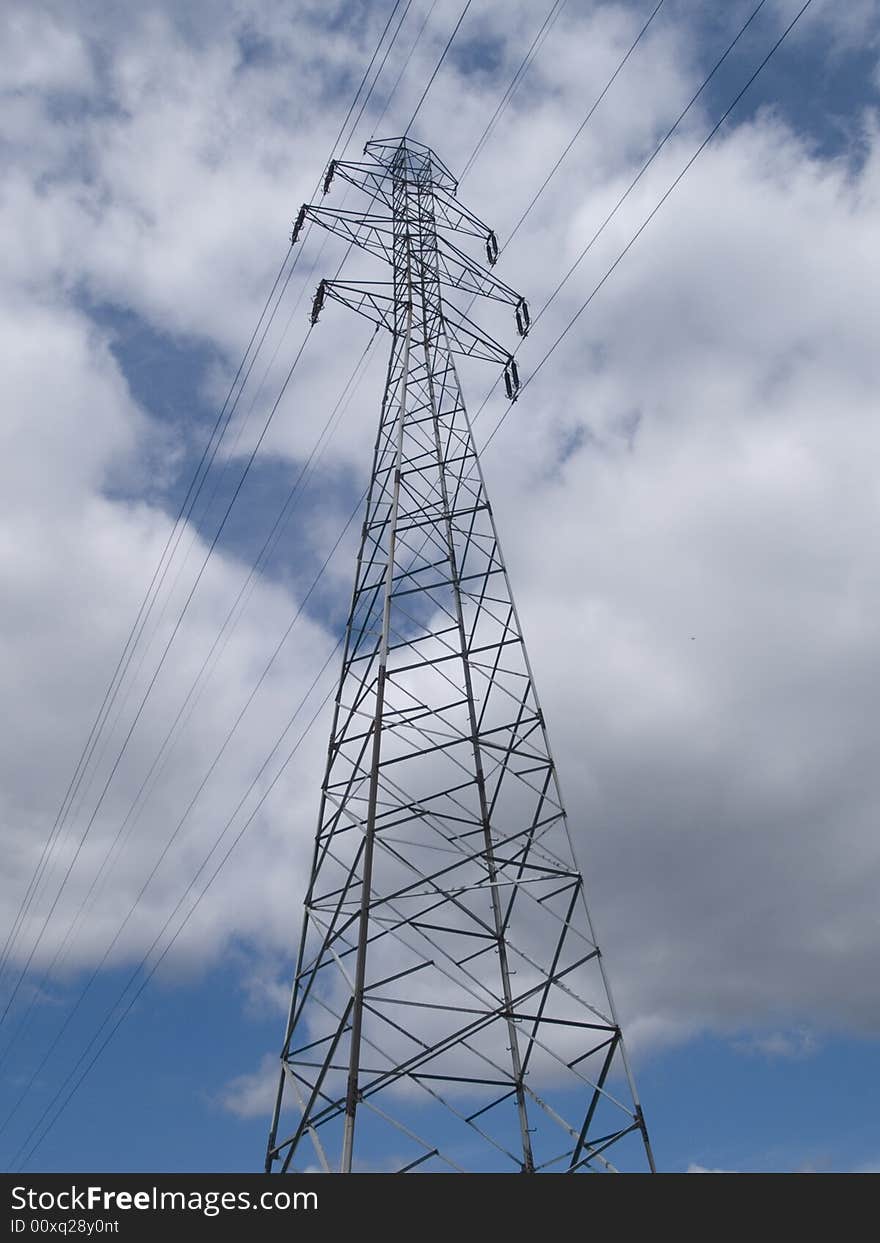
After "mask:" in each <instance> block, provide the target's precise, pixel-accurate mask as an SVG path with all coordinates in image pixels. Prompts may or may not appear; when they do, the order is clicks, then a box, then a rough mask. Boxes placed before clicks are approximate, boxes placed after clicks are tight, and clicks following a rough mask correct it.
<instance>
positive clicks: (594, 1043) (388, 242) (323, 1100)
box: [266, 138, 653, 1173]
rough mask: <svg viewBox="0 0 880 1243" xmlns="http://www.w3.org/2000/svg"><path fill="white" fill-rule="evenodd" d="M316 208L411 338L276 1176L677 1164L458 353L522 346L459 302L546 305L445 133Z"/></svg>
mask: <svg viewBox="0 0 880 1243" xmlns="http://www.w3.org/2000/svg"><path fill="white" fill-rule="evenodd" d="M365 156H366V157H367V158H366V160H365V161H364V162H361V163H346V162H336V163H334V164H331V166H330V169H329V171H328V174H327V179H326V181H325V185H324V190H325V193H326V192H327V190H328V189H329V187H330V182H331V180H332V179H333V177H334V175H335V176H338V177H341V178H343V179H345V180H346V181H347V182H349V183H351V184H352V185H353V186H355V187H357V188H358V189H360V190H362V191H365V192H366V193H367V194H368V195H369V196H371V202H370V204H369V206H368V208H367V211H366V213H363V212H352V211H343V210H329V209H327V208H324V207H316V206H309V205H306V206H304V207H303V208H302V209H301V211H300V213H299V217H298V219H297V223H296V226H295V228H294V234H293V240H294V241H296V238H297V235H298V234H299V231H300V229H301V228H302V226H303V223H304V222H305V221H306V220H309V221H311V222H313V224H315V225H320V226H322V227H324V228H327V229H329V230H331V231H332V232H334V233H336V234H338V235H340V236H341V237H343V238H344V239H346V240H348V241H349V242H353V243H355V244H356V245H358V246H360V247H362V248H364V249H365V250H367V251H369V252H371V253H373V254H375V255H377V256H379V257H381V258H382V259H384V260H386V261H387V263H388V264H390V266H391V269H392V280H391V281H382V282H370V283H360V284H352V283H345V282H339V281H322V282H321V284H320V286H319V287H318V293H317V295H316V298H315V303H314V306H313V309H312V321H313V322H315V321H316V320H317V317H318V313H319V312H320V310H321V307H322V305H323V304H324V302H325V300H326V299H327V298H333V299H336V300H337V301H338V302H342V303H343V304H344V305H346V306H348V307H350V308H352V309H353V310H356V311H358V312H360V313H361V314H363V315H365V316H367V317H368V318H370V319H372V320H373V321H375V322H376V323H377V324H380V325H383V326H384V327H386V328H387V329H388V330H389V331H390V333H391V341H392V344H391V356H390V361H389V365H388V373H387V381H386V385H385V395H384V399H383V402H382V410H381V418H380V426H379V433H378V437H377V440H376V447H375V454H374V460H373V472H372V482H371V486H370V490H369V494H368V501H367V508H366V517H365V521H364V524H363V531H362V538H361V545H360V552H359V555H358V560H357V570H356V577H355V585H354V593H353V596H352V602H351V609H350V613H349V617H348V625H347V633H346V639H345V649H344V656H343V661H342V672H341V676H340V680H339V688H338V692H337V695H336V701H335V710H334V713H333V724H332V730H331V737H330V745H329V750H328V758H327V767H326V773H325V776H324V782H323V786H322V791H321V806H320V813H319V821H318V830H317V835H316V840H315V852H314V859H313V864H312V872H311V876H310V879H309V884H308V889H307V893H306V898H305V909H304V920H303V930H302V938H301V943H300V947H299V955H298V959H297V964H296V974H295V979H294V983H293V993H292V999H291V1006H290V1014H289V1018H288V1023H287V1029H286V1033H285V1039H284V1044H283V1048H282V1053H281V1075H280V1081H279V1086H278V1095H277V1101H276V1106H275V1111H274V1116H273V1119H272V1126H271V1131H270V1136H269V1145H268V1151H267V1157H266V1169H267V1170H268V1171H272V1170H276V1169H277V1170H281V1171H286V1170H289V1169H296V1170H303V1169H324V1170H327V1171H328V1172H331V1171H341V1172H344V1173H347V1172H350V1171H352V1170H367V1169H373V1170H395V1171H400V1172H402V1171H406V1170H412V1169H414V1168H417V1167H418V1168H419V1169H422V1170H430V1169H437V1170H442V1169H447V1170H448V1169H453V1170H460V1171H467V1170H510V1171H522V1172H525V1173H531V1172H537V1171H542V1170H548V1171H560V1172H562V1171H579V1170H608V1169H611V1170H613V1169H617V1168H628V1169H633V1168H641V1169H646V1168H653V1161H652V1157H651V1150H650V1146H649V1142H648V1136H647V1131H646V1129H645V1124H644V1121H643V1118H642V1114H641V1110H640V1107H639V1104H638V1099H637V1097H636V1093H635V1087H634V1084H633V1081H632V1077H631V1074H630V1071H629V1068H628V1065H627V1062H626V1055H625V1052H624V1047H623V1041H622V1037H621V1032H620V1027H619V1025H618V1022H617V1019H616V1017H615V1013H614V1008H613V1004H612V1001H611V998H610V995H609V992H608V984H607V980H606V976H605V971H604V967H603V963H602V959H601V956H600V952H599V949H598V947H597V945H596V941H595V937H594V935H593V930H592V926H591V923H590V917H589V914H588V911H587V906H586V902H585V900H584V890H583V882H582V878H581V874H580V872H579V870H578V867H577V865H576V863H575V860H574V856H573V852H572V847H571V840H570V838H569V834H568V828H567V825H566V818H565V812H564V809H563V803H562V799H561V795H560V792H559V787H558V783H557V778H556V772H555V769H554V765H553V761H552V759H551V756H550V748H549V743H548V740H547V734H546V731H545V727H544V719H543V716H542V713H541V709H540V706H539V703H538V699H537V696H536V693H535V688H534V683H533V679H532V674H531V670H530V667H529V662H528V658H527V655H526V650H525V646H524V644H523V639H522V633H521V629H520V624H519V619H518V617H517V613H516V609H515V606H514V603H513V597H512V595H511V591H510V584H509V582H508V577H507V572H506V569H505V565H504V561H503V558H502V555H501V549H500V547H499V543H498V537H497V534H496V531H495V525H494V521H493V516H492V510H491V508H490V505H489V501H488V499H487V495H486V488H485V484H484V481H483V476H482V473H481V469H480V463H479V460H478V457H477V452H476V448H475V445H474V440H473V436H472V433H471V427H470V423H469V421H468V416H467V412H466V410H465V405H464V400H463V397H462V392H461V387H460V385H459V380H458V376H457V373H456V368H455V363H454V361H453V360H454V356H455V355H456V354H462V355H468V356H471V357H477V358H483V359H486V360H489V361H496V362H497V363H499V364H500V365H502V366H503V367H504V369H505V371H504V375H505V382H506V386H507V391H508V396H509V397H511V398H514V397H515V396H516V390H517V387H518V380H517V374H516V366H515V363H514V362H513V359H512V357H511V356H510V354H509V353H508V352H507V351H505V350H503V349H502V348H501V347H500V346H499V345H497V344H496V343H495V341H493V340H492V339H491V338H490V337H489V336H487V335H486V334H485V333H483V332H482V331H481V330H480V329H479V328H478V327H477V326H476V325H475V324H474V323H473V322H472V321H471V320H470V319H468V318H467V316H466V315H465V314H463V313H462V312H461V311H460V310H457V309H456V308H455V307H454V306H453V305H452V303H451V302H450V301H449V300H448V299H447V298H445V297H444V291H445V290H447V289H452V290H459V291H461V292H463V293H465V294H467V293H470V294H474V295H481V296H484V297H488V298H494V299H498V300H500V301H501V302H506V303H509V304H510V305H511V306H512V307H513V308H514V311H515V317H516V322H517V326H518V328H519V330H520V333H522V334H524V333H525V332H526V331H527V330H528V308H527V305H526V303H525V301H524V300H523V299H522V298H520V297H519V295H518V294H516V293H514V291H513V290H512V289H510V288H508V286H506V285H504V284H502V283H501V282H500V281H498V280H497V279H496V278H495V277H494V276H493V275H492V274H491V273H490V272H489V271H487V270H485V269H484V268H482V267H481V266H480V265H479V264H477V263H476V262H474V261H473V260H472V259H471V258H470V257H469V256H467V255H466V254H465V253H464V252H463V251H461V250H460V249H458V247H457V246H455V245H454V244H453V243H452V241H450V240H449V236H448V235H449V234H464V235H470V236H472V237H478V238H480V239H482V240H484V241H485V243H486V249H487V254H488V258H489V262H490V264H491V263H494V260H495V258H496V256H497V250H498V248H497V244H496V241H495V237H494V234H493V233H492V232H491V231H490V230H489V229H487V227H486V226H485V225H484V224H482V223H481V222H480V221H479V220H478V219H477V217H476V216H474V215H473V214H472V213H471V212H469V211H468V210H466V209H465V208H464V207H463V206H462V205H461V204H460V203H459V202H458V201H457V199H456V197H455V195H456V190H457V184H456V181H455V179H454V178H453V177H452V175H451V174H450V172H449V171H448V169H447V168H446V167H445V166H444V165H443V163H442V162H441V161H440V160H439V159H438V158H437V156H436V155H435V154H434V153H433V151H431V150H429V149H428V148H427V147H424V146H422V145H421V144H419V143H416V142H413V141H412V140H411V139H409V138H402V139H393V140H387V141H376V142H370V143H368V144H367V147H366V148H365Z"/></svg>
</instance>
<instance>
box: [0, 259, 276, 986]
mask: <svg viewBox="0 0 880 1243" xmlns="http://www.w3.org/2000/svg"><path fill="white" fill-rule="evenodd" d="M289 256H290V249H288V251H287V252H286V253H285V256H284V260H283V262H282V264H281V267H280V268H279V270H278V274H277V276H276V277H275V281H274V283H273V285H272V288H271V290H270V292H269V296H268V297H267V299H266V302H265V304H264V306H263V310H262V312H261V314H260V318H259V320H258V321H257V325H256V327H255V328H254V331H253V333H252V335H251V339H250V341H249V342H248V346H247V349H246V350H245V352H244V355H243V356H242V360H241V362H240V363H239V366H238V370H237V371H236V374H235V377H234V379H233V381H232V384H231V385H230V388H229V392H228V393H227V396H226V399H225V401H224V402H223V405H222V406H221V408H220V411H219V413H218V415H217V418H216V420H215V423H214V426H213V428H212V431H211V435H210V436H209V438H208V441H207V443H206V445H205V447H204V449H203V451H202V456H201V458H200V460H199V463H198V465H197V467H196V470H195V472H194V474H193V476H192V479H191V480H190V484H189V487H188V489H187V492H186V495H185V496H184V499H183V501H182V502H181V506H180V509H179V510H178V514H177V518H176V519H175V522H174V525H173V527H172V529H171V531H170V533H169V535H168V538H167V540H166V542H165V547H164V548H163V550H162V553H161V555H160V557H159V561H158V563H157V565H156V568H155V570H154V571H153V576H152V578H151V580H150V583H149V585H148V587H147V591H146V593H145V595H144V598H143V600H142V601H141V604H140V606H139V608H138V612H137V615H136V616H135V619H134V622H133V623H132V626H131V629H130V630H129V633H128V637H127V638H126V640H125V643H124V645H123V649H122V652H121V654H120V656H119V659H118V661H117V664H116V667H115V669H114V671H113V675H112V677H111V679H110V682H109V683H108V685H107V689H106V691H105V692H104V697H103V699H102V701H101V705H100V707H99V709H98V713H97V716H96V717H95V720H94V722H93V724H92V727H91V729H90V731H89V735H88V737H87V739H86V742H85V744H84V746H83V749H82V751H81V753H80V757H79V759H78V760H77V764H76V767H75V769H74V773H73V776H72V777H71V779H70V783H69V784H68V787H67V790H66V792H65V795H64V798H63V799H62V802H61V807H60V808H59V811H58V814H57V815H56V817H55V821H54V824H53V826H52V829H51V831H50V834H49V837H48V838H47V840H46V842H45V844H44V846H43V849H42V853H41V855H40V859H39V862H38V864H37V867H36V869H35V871H34V875H33V877H32V878H31V881H30V883H29V884H28V887H27V890H26V893H25V896H24V898H23V899H22V902H21V905H20V906H19V909H18V912H17V914H16V917H15V919H14V921H13V924H12V928H11V929H10V932H9V934H8V935H7V938H6V942H5V944H4V946H3V951H2V954H0V975H2V972H3V971H4V970H5V967H6V965H7V962H8V959H9V954H10V953H11V951H12V948H13V946H14V944H15V940H16V939H17V935H18V931H19V930H20V928H21V926H22V923H23V920H24V919H25V918H26V916H27V912H28V911H29V909H30V906H31V904H32V902H33V899H34V896H35V893H36V889H37V888H38V887H39V884H40V880H41V879H42V876H43V874H44V872H45V869H46V867H47V865H48V860H49V856H50V855H51V852H52V849H53V847H54V845H55V842H56V841H57V838H58V836H59V834H60V832H61V829H62V827H63V824H64V820H65V819H66V816H67V812H68V811H69V809H70V806H71V804H72V801H73V799H74V798H75V797H76V794H77V791H78V789H79V786H80V784H81V782H82V778H83V775H84V773H85V770H86V768H87V767H88V764H89V762H90V759H91V756H92V755H93V754H94V750H95V747H96V746H97V742H98V737H99V735H100V733H101V731H102V729H103V726H104V724H105V723H106V720H107V717H108V716H109V712H110V710H111V709H112V706H113V702H114V701H115V698H116V695H117V693H118V690H119V686H120V685H121V682H122V679H123V678H124V676H125V673H126V670H127V668H128V665H129V664H130V662H131V657H132V654H133V651H134V646H135V645H136V643H137V641H138V639H139V637H140V634H142V633H143V627H144V625H145V624H146V620H147V618H148V617H149V613H150V611H151V610H152V603H150V598H151V596H153V599H154V600H155V595H154V587H156V584H157V579H158V580H159V584H158V586H159V587H161V583H162V581H163V579H164V574H165V572H166V570H167V566H165V569H163V565H164V564H165V559H166V556H167V554H168V550H169V548H170V547H171V544H172V541H173V540H174V538H175V534H176V533H177V531H178V527H180V526H181V525H182V524H183V523H184V522H185V521H186V519H187V517H188V514H191V513H192V508H193V505H194V504H195V499H196V497H197V496H198V494H199V491H200V490H201V487H202V485H203V483H204V478H205V476H206V474H207V471H206V472H205V475H202V468H203V466H204V465H205V462H206V461H207V460H208V458H209V454H211V447H212V445H213V444H214V441H215V437H216V436H217V432H218V430H219V429H220V426H221V423H222V422H223V419H224V415H226V414H227V408H228V406H229V401H230V398H231V397H232V394H233V392H234V391H235V388H236V386H237V384H238V381H239V378H240V376H241V373H242V370H243V368H244V365H245V362H246V360H247V358H248V355H249V354H250V351H251V349H252V347H253V344H254V341H255V339H256V337H257V333H258V332H259V329H260V325H261V323H262V322H263V319H264V317H265V315H266V311H267V310H268V308H269V305H270V303H271V301H272V298H273V297H274V294H275V290H276V289H277V287H278V282H279V281H280V280H281V276H282V273H283V272H284V268H285V267H286V265H287V260H288V258H289ZM295 262H296V259H294V263H295ZM240 392H241V390H240V389H239V393H240ZM236 401H237V398H236ZM234 404H235V403H233V408H234ZM227 425H228V418H227ZM221 438H222V433H221ZM217 443H219V441H218V442H217ZM214 452H216V446H215V449H214ZM211 461H213V454H211ZM209 468H210V463H209ZM200 475H201V480H200V481H199V476H200ZM197 481H199V482H198V483H197ZM194 489H195V492H194ZM178 539H179V536H178ZM175 548H176V545H175ZM172 556H173V552H172ZM156 590H157V591H158V587H156ZM148 606H149V607H148ZM145 610H146V615H145ZM139 627H140V629H139Z"/></svg>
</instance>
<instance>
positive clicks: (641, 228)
mask: <svg viewBox="0 0 880 1243" xmlns="http://www.w3.org/2000/svg"><path fill="white" fill-rule="evenodd" d="M812 2H813V0H805V3H804V4H802V5H801V7H800V9H798V11H797V13H796V14H795V15H794V17H793V18H792V19H791V21H790V22H789V24H788V25H787V26H786V28H785V29H784V30H783V32H782V34H781V35H780V36H779V38H778V39H777V40H776V42H775V43H774V44H773V46H772V47H771V48H770V51H769V52H768V53H767V55H766V56H765V57H764V59H763V60H762V61H761V63H760V64H759V65H758V67H757V68H756V69H755V71H754V72H753V73H752V75H751V77H750V78H749V79H748V81H747V82H746V84H745V86H743V88H742V89H741V90H740V91H739V92H738V94H737V95H736V97H735V98H734V99H733V101H732V102H731V103H730V104H729V105H728V107H727V108H726V109H725V110H724V112H723V113H722V114H721V116H720V117H719V118H718V120H717V121H716V122H715V124H714V125H713V126H712V128H711V130H710V131H709V133H708V134H707V135H706V137H705V138H704V139H703V141H702V142H701V143H700V145H699V147H698V148H697V149H696V151H695V152H694V153H693V155H692V156H691V158H690V159H689V160H688V162H687V163H686V164H685V166H684V168H683V169H682V170H681V172H680V173H679V174H678V176H677V177H676V178H675V180H674V181H673V182H672V184H671V185H670V186H669V187H668V188H667V189H666V191H665V192H664V193H663V195H662V197H661V198H660V199H659V201H658V202H657V203H656V204H655V205H654V207H652V209H651V211H650V212H649V213H648V215H647V216H646V217H645V219H644V220H643V221H642V223H641V224H640V225H639V227H638V229H637V230H636V232H635V233H634V234H633V236H632V237H631V238H630V240H629V241H628V242H627V244H626V245H625V246H624V248H623V250H621V252H620V254H619V255H618V256H617V258H616V259H615V260H614V262H613V263H612V264H611V266H610V267H609V268H608V270H607V271H606V272H605V275H604V276H603V277H602V279H601V280H600V281H598V282H597V283H596V285H594V286H593V289H592V290H591V291H590V294H589V296H588V297H587V298H586V299H585V300H584V301H583V302H582V303H581V305H580V306H579V307H578V309H577V310H576V311H575V313H574V315H573V316H572V317H571V319H570V320H569V321H568V323H567V324H566V325H565V327H564V328H563V330H562V332H560V333H559V335H558V337H557V338H556V340H555V341H554V342H553V344H552V345H551V346H550V348H549V349H548V350H547V352H546V353H545V354H544V356H543V357H542V358H541V360H540V362H539V363H538V365H537V366H536V367H535V369H534V370H533V371H532V373H531V375H530V376H529V377H528V379H527V380H526V381H525V383H524V384H523V386H522V387H523V389H525V388H527V387H528V385H529V384H531V382H532V381H533V380H534V379H535V377H536V376H537V375H538V373H539V372H540V371H541V369H542V368H543V367H544V365H545V364H546V362H547V360H548V359H549V358H550V356H551V355H552V354H553V352H554V351H555V350H556V348H557V347H558V346H559V345H560V343H561V342H562V341H563V340H564V338H565V337H566V336H567V335H568V333H569V332H570V331H571V329H572V328H573V327H574V325H575V324H576V323H577V321H578V320H579V319H580V317H581V315H583V313H584V311H585V310H586V309H587V307H588V306H589V305H590V303H591V302H592V301H593V299H594V298H595V296H596V294H597V293H598V292H599V290H600V289H601V288H602V286H603V285H604V284H605V282H606V281H607V280H608V278H609V276H611V273H612V272H613V271H614V270H615V269H616V268H617V265H618V264H619V263H620V261H621V260H622V259H623V257H624V256H625V255H626V254H628V252H629V251H630V249H631V248H632V247H633V246H634V245H635V243H636V242H637V241H638V239H639V238H640V237H641V235H642V233H643V232H644V231H645V229H646V228H647V227H648V225H649V224H650V223H651V221H652V220H653V219H654V217H655V216H656V215H657V212H658V211H659V210H660V208H661V207H662V206H663V204H664V203H665V202H666V200H667V199H668V198H669V196H670V194H672V192H673V190H674V189H675V188H676V186H677V185H678V184H679V182H680V181H681V180H682V178H683V177H684V176H685V174H686V173H687V172H688V170H689V169H690V168H691V167H692V165H693V164H694V163H695V161H696V160H697V159H698V158H699V156H700V155H701V154H702V153H703V151H705V149H706V147H707V146H708V145H709V143H710V142H711V141H712V139H713V138H714V137H715V135H716V134H717V133H718V131H719V129H720V128H721V126H722V125H723V124H724V122H725V121H726V120H727V118H728V117H729V116H730V114H731V112H733V110H734V108H735V107H736V105H737V104H738V103H739V101H740V100H741V99H742V97H743V95H745V93H746V91H747V90H748V89H749V87H750V86H751V85H752V83H753V82H754V81H755V79H756V78H757V77H758V75H759V74H760V73H761V71H762V70H763V69H764V66H765V65H766V64H767V62H768V61H769V60H770V59H771V57H772V56H773V55H774V54H775V52H776V51H777V49H778V48H779V47H780V45H781V44H782V43H783V41H784V40H785V39H786V38H787V36H788V35H789V34H790V32H791V31H792V30H793V29H794V27H795V26H796V25H797V23H798V22H799V21H800V19H801V17H802V16H803V14H804V13H805V12H806V11H807V9H808V8H809V7H810V5H811V4H812ZM520 391H522V390H520ZM507 413H508V411H507V410H505V411H504V412H503V413H502V415H501V417H500V419H499V420H498V422H497V423H496V424H495V427H494V428H493V429H492V432H491V435H490V436H489V437H488V439H487V440H486V442H485V444H484V446H483V448H484V449H485V448H486V446H487V445H488V444H489V442H490V441H491V440H492V439H493V437H494V436H495V433H496V432H497V431H498V429H499V427H500V426H501V424H502V423H503V422H504V420H505V418H506V417H507Z"/></svg>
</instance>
